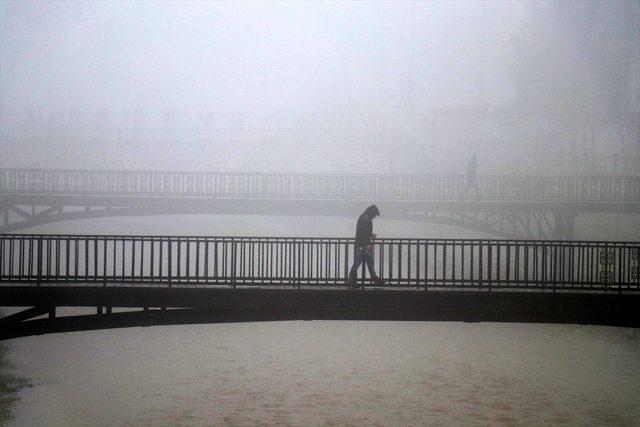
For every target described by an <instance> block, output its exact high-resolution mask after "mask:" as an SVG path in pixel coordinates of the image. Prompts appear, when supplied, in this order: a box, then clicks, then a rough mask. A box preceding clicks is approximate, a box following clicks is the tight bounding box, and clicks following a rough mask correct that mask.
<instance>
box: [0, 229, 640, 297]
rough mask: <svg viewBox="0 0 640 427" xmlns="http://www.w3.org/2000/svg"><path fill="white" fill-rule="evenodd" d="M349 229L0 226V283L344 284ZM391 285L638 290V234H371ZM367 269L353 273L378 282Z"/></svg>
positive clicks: (349, 251) (349, 257)
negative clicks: (552, 237)
mask: <svg viewBox="0 0 640 427" xmlns="http://www.w3.org/2000/svg"><path fill="white" fill-rule="evenodd" d="M353 245H354V241H353V239H348V238H294V237H208V236H114V235H110V236H106V235H47V234H38V235H35V234H34V235H22V234H13V235H0V260H1V262H0V284H8V283H21V284H24V285H42V284H73V285H88V286H92V285H93V286H95V285H101V286H108V285H128V286H151V285H162V286H169V287H172V286H233V287H237V286H259V287H268V286H295V287H309V286H312V287H324V286H343V285H344V284H345V282H346V278H347V276H348V272H349V269H350V267H351V264H352V263H353V252H354V246H353ZM373 246H374V261H375V266H376V269H377V272H378V274H379V275H380V276H381V277H382V278H384V279H385V280H387V285H385V286H390V287H398V288H417V289H424V290H428V289H434V288H444V289H486V290H499V289H519V290H529V291H540V290H543V291H544V290H547V291H558V290H562V291H567V290H574V291H590V292H611V291H613V292H620V293H622V292H638V291H640V277H639V275H640V271H639V264H640V261H639V254H640V242H597V241H549V240H537V241H531V240H522V241H520V240H489V239H395V238H387V239H376V240H375V242H374V245H373ZM370 279H371V278H370V277H368V275H367V273H366V272H365V270H364V267H363V268H362V270H361V271H360V273H359V280H360V282H361V283H362V284H366V285H367V286H376V284H375V283H373V282H371V280H370Z"/></svg>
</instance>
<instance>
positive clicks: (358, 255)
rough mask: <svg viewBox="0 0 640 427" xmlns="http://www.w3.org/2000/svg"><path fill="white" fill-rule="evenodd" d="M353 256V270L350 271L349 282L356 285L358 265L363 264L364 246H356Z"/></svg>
mask: <svg viewBox="0 0 640 427" xmlns="http://www.w3.org/2000/svg"><path fill="white" fill-rule="evenodd" d="M353 258H354V259H353V265H352V266H351V270H350V271H349V280H348V282H347V284H348V285H349V286H355V284H356V274H357V273H358V267H360V264H362V261H363V258H364V250H363V249H362V248H356V250H355V253H354V257H353Z"/></svg>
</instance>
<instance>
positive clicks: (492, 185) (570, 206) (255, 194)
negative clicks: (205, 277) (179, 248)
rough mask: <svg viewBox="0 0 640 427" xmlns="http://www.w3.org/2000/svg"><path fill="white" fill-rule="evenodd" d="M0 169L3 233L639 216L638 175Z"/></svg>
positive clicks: (555, 221) (532, 230)
mask: <svg viewBox="0 0 640 427" xmlns="http://www.w3.org/2000/svg"><path fill="white" fill-rule="evenodd" d="M474 182H475V184H476V185H475V186H470V185H469V184H470V182H469V178H468V177H467V176H464V175H460V176H453V175H452V176H429V175H337V174H276V173H265V174H259V173H209V172H201V173H197V172H149V171H82V170H76V171H71V170H38V169H1V170H0V214H1V215H2V224H1V225H0V232H4V233H9V232H12V231H16V230H20V229H23V228H26V227H31V226H35V225H41V224H46V223H50V222H55V221H64V220H72V219H81V218H98V217H108V216H128V215H166V214H192V213H206V214H255V215H328V216H349V217H353V216H354V215H358V214H359V213H360V212H361V210H362V209H363V208H364V207H365V205H368V204H369V203H378V204H380V205H381V208H382V209H383V212H384V216H385V218H390V219H399V220H411V221H425V222H433V223H440V224H450V225H457V226H462V227H467V228H470V229H473V230H476V231H481V232H484V233H490V234H494V235H497V236H502V237H509V238H529V239H532V238H546V239H551V238H554V239H572V238H573V231H574V224H575V219H576V217H577V216H578V215H580V214H583V213H640V177H629V176H607V177H604V176H602V177H566V176H555V177H536V176H478V177H476V178H475V181H474Z"/></svg>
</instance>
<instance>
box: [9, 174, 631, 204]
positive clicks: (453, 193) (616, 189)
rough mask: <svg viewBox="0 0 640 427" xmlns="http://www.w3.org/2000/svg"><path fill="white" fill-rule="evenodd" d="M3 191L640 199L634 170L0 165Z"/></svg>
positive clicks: (422, 198) (255, 196)
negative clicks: (430, 171)
mask: <svg viewBox="0 0 640 427" xmlns="http://www.w3.org/2000/svg"><path fill="white" fill-rule="evenodd" d="M0 193H8V194H15V193H19V194H23V193H24V194H85V195H87V194H91V195H131V196H169V197H213V198H249V199H264V198H269V199H341V200H346V199H355V200H360V199H362V200H377V201H382V200H411V201H430V200H444V201H448V200H460V199H461V198H464V199H481V200H488V201H575V202H588V201H596V202H597V201H601V202H611V201H623V202H627V201H629V202H637V201H640V177H638V176H623V175H620V176H499V175H479V176H477V177H475V178H470V177H468V176H466V175H370V174H367V175H355V174H353V175H351V174H299V173H231V172H229V173H226V172H157V171H88V170H42V169H0Z"/></svg>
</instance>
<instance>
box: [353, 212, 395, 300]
mask: <svg viewBox="0 0 640 427" xmlns="http://www.w3.org/2000/svg"><path fill="white" fill-rule="evenodd" d="M377 216H380V211H379V210H378V207H377V206H376V205H371V206H369V207H368V208H367V209H365V211H364V213H363V214H362V215H360V217H359V218H358V224H357V225H356V244H355V255H354V261H353V266H352V267H351V271H349V280H348V281H347V286H349V287H350V288H354V287H357V286H358V285H357V284H356V275H357V273H358V267H360V264H362V262H363V261H364V262H366V263H367V268H368V269H369V274H370V275H371V278H372V279H373V281H374V282H375V284H376V285H384V284H385V283H386V281H385V280H383V279H380V278H379V277H378V275H377V274H376V271H375V269H374V267H373V245H372V244H371V239H374V238H375V237H376V235H375V234H374V233H373V221H372V220H373V219H374V218H375V217H377Z"/></svg>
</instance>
